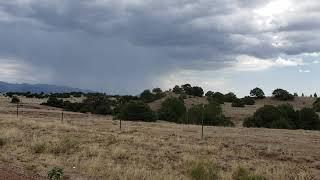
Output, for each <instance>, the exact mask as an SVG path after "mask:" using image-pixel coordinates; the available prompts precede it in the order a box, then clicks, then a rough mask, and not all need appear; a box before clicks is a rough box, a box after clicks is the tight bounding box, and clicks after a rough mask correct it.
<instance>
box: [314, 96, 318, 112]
mask: <svg viewBox="0 0 320 180" xmlns="http://www.w3.org/2000/svg"><path fill="white" fill-rule="evenodd" d="M313 109H314V110H315V111H316V112H320V98H318V99H317V100H316V101H315V102H314V103H313Z"/></svg>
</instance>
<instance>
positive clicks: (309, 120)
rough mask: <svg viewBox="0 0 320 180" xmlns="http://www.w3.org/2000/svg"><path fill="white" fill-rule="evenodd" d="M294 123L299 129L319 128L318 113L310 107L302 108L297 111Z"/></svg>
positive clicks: (319, 119)
mask: <svg viewBox="0 0 320 180" xmlns="http://www.w3.org/2000/svg"><path fill="white" fill-rule="evenodd" d="M295 123H296V126H297V128H299V129H308V130H320V118H319V115H318V114H317V113H316V112H315V111H314V110H313V109H311V108H303V109H301V110H300V111H297V118H296V120H295Z"/></svg>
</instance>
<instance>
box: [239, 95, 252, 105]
mask: <svg viewBox="0 0 320 180" xmlns="http://www.w3.org/2000/svg"><path fill="white" fill-rule="evenodd" d="M242 101H243V103H244V104H245V105H254V104H255V101H254V98H252V97H250V96H246V97H244V98H242Z"/></svg>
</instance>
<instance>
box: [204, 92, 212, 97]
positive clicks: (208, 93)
mask: <svg viewBox="0 0 320 180" xmlns="http://www.w3.org/2000/svg"><path fill="white" fill-rule="evenodd" d="M213 94H214V92H212V91H208V92H207V93H206V94H205V96H207V97H209V96H212V95H213Z"/></svg>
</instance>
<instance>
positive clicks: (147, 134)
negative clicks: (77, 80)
mask: <svg viewBox="0 0 320 180" xmlns="http://www.w3.org/2000/svg"><path fill="white" fill-rule="evenodd" d="M0 107H1V108H2V110H1V113H0V139H1V138H3V139H5V144H4V145H3V146H1V147H0V152H1V154H0V164H2V165H8V166H16V167H19V168H20V170H21V172H24V173H25V174H31V175H34V174H40V175H41V176H42V177H46V173H47V171H48V170H50V169H51V168H52V167H55V166H57V167H61V168H63V169H64V170H65V174H66V175H67V176H69V177H70V178H71V179H139V180H140V179H169V180H170V179H191V178H192V176H191V175H190V168H192V167H193V166H194V165H195V164H198V163H199V162H210V163H212V164H214V165H215V167H216V168H217V169H219V177H220V178H221V179H232V176H233V175H234V173H235V172H237V170H238V169H239V167H244V168H246V169H248V170H249V171H250V174H253V175H255V174H259V175H263V176H266V177H268V178H269V179H317V178H318V179H319V177H320V165H319V161H320V151H319V149H320V133H319V132H317V131H303V130H298V131H291V130H270V129H246V128H221V127H205V139H204V140H201V139H200V134H201V128H200V127H199V126H193V125H190V126H187V125H175V124H170V123H140V122H123V130H122V131H119V123H118V122H117V121H113V120H111V119H112V118H111V117H106V116H94V115H91V116H88V115H87V114H79V113H66V114H65V119H66V121H67V120H68V121H70V122H71V123H66V121H65V122H64V123H62V122H61V121H60V118H59V117H60V116H59V113H60V112H59V111H57V110H47V109H45V107H44V109H24V108H22V109H21V110H22V111H23V113H22V116H20V117H18V118H17V117H16V116H15V115H14V114H13V113H12V112H14V111H11V110H12V107H10V104H5V103H3V105H0ZM3 112H5V113H3ZM10 113H11V114H10ZM205 168H206V167H205Z"/></svg>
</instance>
